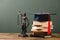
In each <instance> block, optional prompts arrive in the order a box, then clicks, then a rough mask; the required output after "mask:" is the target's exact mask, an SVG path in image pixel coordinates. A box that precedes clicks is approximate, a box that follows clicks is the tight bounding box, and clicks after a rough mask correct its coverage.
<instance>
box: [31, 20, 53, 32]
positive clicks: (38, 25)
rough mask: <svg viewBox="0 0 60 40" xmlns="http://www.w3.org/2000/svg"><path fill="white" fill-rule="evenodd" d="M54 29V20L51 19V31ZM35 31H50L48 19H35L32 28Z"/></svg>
mask: <svg viewBox="0 0 60 40" xmlns="http://www.w3.org/2000/svg"><path fill="white" fill-rule="evenodd" d="M52 29H53V24H52V21H50V31H51V30H52ZM31 31H33V32H48V21H45V22H39V21H33V24H32V29H31Z"/></svg>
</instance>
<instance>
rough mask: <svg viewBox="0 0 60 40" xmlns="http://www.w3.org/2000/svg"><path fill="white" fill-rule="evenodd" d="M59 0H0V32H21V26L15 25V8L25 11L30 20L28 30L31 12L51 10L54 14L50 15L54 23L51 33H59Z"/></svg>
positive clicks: (31, 19) (31, 16)
mask: <svg viewBox="0 0 60 40" xmlns="http://www.w3.org/2000/svg"><path fill="white" fill-rule="evenodd" d="M59 3H60V0H0V32H10V33H11V32H13V33H14V32H21V26H19V27H18V26H17V25H16V22H17V10H18V9H21V11H23V12H25V11H26V13H27V16H28V18H29V21H30V26H29V27H28V28H27V30H28V32H30V29H31V23H32V21H33V15H32V14H33V13H37V12H51V13H56V15H54V16H51V19H52V21H53V24H54V29H53V30H52V33H60V31H59V30H60V25H59V22H60V21H59V20H60V18H59V17H60V16H59V15H60V8H59V7H60V4H59Z"/></svg>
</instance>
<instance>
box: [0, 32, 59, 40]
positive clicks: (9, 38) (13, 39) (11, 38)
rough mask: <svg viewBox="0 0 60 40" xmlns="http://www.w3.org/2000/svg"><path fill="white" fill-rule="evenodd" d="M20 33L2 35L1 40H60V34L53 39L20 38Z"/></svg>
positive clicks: (0, 34) (0, 35)
mask: <svg viewBox="0 0 60 40" xmlns="http://www.w3.org/2000/svg"><path fill="white" fill-rule="evenodd" d="M18 35H19V33H0V40H60V34H54V35H53V37H51V38H40V37H30V36H29V37H18Z"/></svg>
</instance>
